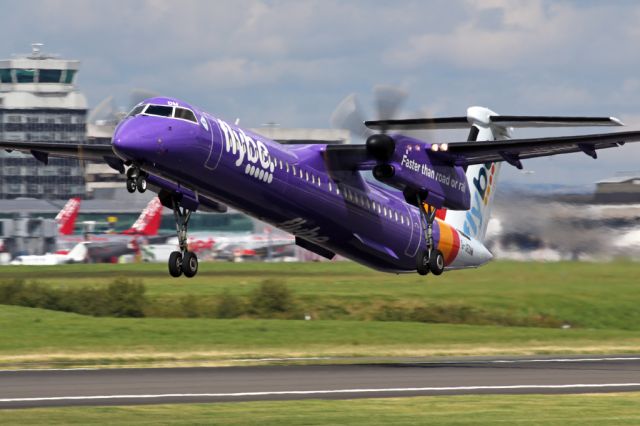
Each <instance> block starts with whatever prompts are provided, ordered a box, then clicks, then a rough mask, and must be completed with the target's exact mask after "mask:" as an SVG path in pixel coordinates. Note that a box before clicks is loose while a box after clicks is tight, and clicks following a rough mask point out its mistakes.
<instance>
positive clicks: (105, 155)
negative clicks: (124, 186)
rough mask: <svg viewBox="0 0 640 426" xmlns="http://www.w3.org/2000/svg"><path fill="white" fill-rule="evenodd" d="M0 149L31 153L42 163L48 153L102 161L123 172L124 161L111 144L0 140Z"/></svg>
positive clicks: (45, 161)
mask: <svg viewBox="0 0 640 426" xmlns="http://www.w3.org/2000/svg"><path fill="white" fill-rule="evenodd" d="M0 149H4V150H6V151H8V152H11V151H19V152H23V153H26V154H31V155H33V156H34V157H35V159H36V160H38V161H40V162H42V163H44V164H47V163H48V162H49V156H50V155H51V156H52V157H63V158H75V159H78V160H83V161H84V160H93V161H104V162H106V163H107V164H108V165H109V166H111V167H112V168H114V169H115V170H118V171H119V172H121V173H124V163H123V161H122V160H121V159H120V158H118V157H117V156H116V154H115V153H114V152H113V149H112V148H111V145H88V144H74V143H58V142H31V141H29V142H18V141H16V142H12V141H0Z"/></svg>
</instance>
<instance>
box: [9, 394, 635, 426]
mask: <svg viewBox="0 0 640 426" xmlns="http://www.w3.org/2000/svg"><path fill="white" fill-rule="evenodd" d="M639 400H640V393H618V394H598V395H519V396H515V395H490V396H489V395H486V396H438V397H424V398H389V399H356V400H346V401H317V400H309V401H293V402H250V403H248V402H242V403H229V404H180V405H153V406H131V407H79V408H49V409H27V410H5V411H2V413H1V416H2V421H3V423H5V424H20V425H33V424H48V425H56V424H65V425H67V424H74V425H86V424H110V425H113V424H137V425H156V424H162V425H169V424H208V425H215V424H225V425H329V424H331V425H390V424H392V425H421V424H429V425H483V424H505V425H513V424H518V425H548V426H551V425H563V426H565V425H581V426H582V425H602V424H607V425H637V424H639V423H640V404H638V401H639Z"/></svg>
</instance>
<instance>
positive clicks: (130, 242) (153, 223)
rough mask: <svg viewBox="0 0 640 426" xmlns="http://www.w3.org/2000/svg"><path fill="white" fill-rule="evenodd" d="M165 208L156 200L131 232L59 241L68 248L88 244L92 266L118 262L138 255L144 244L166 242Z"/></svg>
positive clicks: (60, 239) (155, 198) (78, 236)
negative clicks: (160, 233) (161, 232)
mask: <svg viewBox="0 0 640 426" xmlns="http://www.w3.org/2000/svg"><path fill="white" fill-rule="evenodd" d="M163 208H164V207H163V206H162V203H160V200H159V199H158V197H154V198H153V199H151V201H149V204H147V206H146V207H145V208H144V210H142V212H141V213H140V216H139V217H138V219H137V220H136V221H135V222H134V224H133V225H132V226H131V227H130V228H129V229H127V230H124V231H122V232H119V233H101V234H86V235H75V236H73V235H71V236H63V237H59V238H58V241H59V243H62V244H66V245H67V246H71V245H72V244H73V245H75V244H78V243H81V242H85V243H87V244H86V247H87V255H86V260H87V261H89V262H96V263H102V262H114V261H116V260H117V259H118V258H119V257H120V256H123V255H125V254H135V253H138V252H139V250H140V245H141V243H142V242H149V241H154V242H155V241H156V240H166V238H167V237H166V236H160V237H158V229H160V222H161V221H162V209H163ZM57 253H58V254H59V253H65V252H64V251H58V252H57Z"/></svg>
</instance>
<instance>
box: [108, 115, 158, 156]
mask: <svg viewBox="0 0 640 426" xmlns="http://www.w3.org/2000/svg"><path fill="white" fill-rule="evenodd" d="M160 140H161V139H159V137H158V134H157V132H154V131H153V129H150V128H149V126H146V125H145V124H144V123H141V122H140V121H139V120H138V118H132V119H129V120H127V121H125V122H123V123H121V125H120V126H118V128H117V129H116V131H115V133H114V134H113V139H112V144H113V149H114V151H115V153H116V154H117V155H118V156H119V157H121V158H122V159H123V160H131V161H137V162H141V163H144V162H146V161H152V160H154V159H155V157H156V156H157V154H158V145H159V143H160V142H159V141H160Z"/></svg>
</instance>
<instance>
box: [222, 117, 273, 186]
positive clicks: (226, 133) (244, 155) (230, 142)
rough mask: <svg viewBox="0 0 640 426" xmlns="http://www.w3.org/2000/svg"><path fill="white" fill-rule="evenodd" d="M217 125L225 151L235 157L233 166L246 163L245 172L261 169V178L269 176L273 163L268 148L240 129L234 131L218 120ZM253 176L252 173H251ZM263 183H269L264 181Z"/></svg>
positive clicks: (240, 165)
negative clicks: (220, 131)
mask: <svg viewBox="0 0 640 426" xmlns="http://www.w3.org/2000/svg"><path fill="white" fill-rule="evenodd" d="M217 121H218V124H219V125H220V129H221V130H222V136H223V138H224V146H225V151H226V152H227V153H230V154H231V155H234V156H236V157H237V159H236V161H235V165H236V166H238V167H242V164H243V163H244V161H245V160H246V161H247V165H246V167H245V171H246V172H247V173H248V172H249V171H250V170H256V171H257V170H260V169H262V171H263V173H262V175H263V176H266V175H271V174H272V173H273V171H274V170H275V167H276V165H275V162H274V161H273V159H272V158H271V155H270V154H269V148H267V146H266V145H265V144H264V143H263V142H262V141H259V140H254V139H253V138H252V137H251V136H249V135H247V134H246V133H245V132H244V131H243V130H242V129H238V130H235V129H233V128H231V126H230V125H229V124H227V123H226V122H224V121H222V120H220V119H218V120H217ZM252 174H253V173H252ZM264 180H265V181H270V179H269V180H267V179H264Z"/></svg>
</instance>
